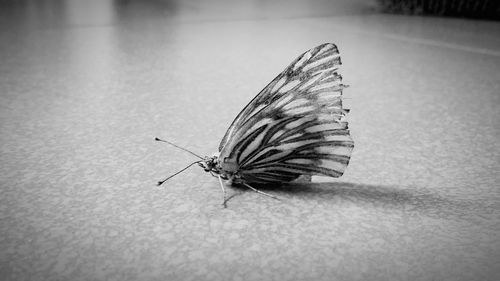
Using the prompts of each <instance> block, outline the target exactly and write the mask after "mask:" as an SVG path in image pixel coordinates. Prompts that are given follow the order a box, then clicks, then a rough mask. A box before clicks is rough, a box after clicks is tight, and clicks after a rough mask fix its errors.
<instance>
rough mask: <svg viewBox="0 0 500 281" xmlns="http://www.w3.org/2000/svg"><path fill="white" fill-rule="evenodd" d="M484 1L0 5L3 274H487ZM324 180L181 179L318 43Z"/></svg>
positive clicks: (497, 148) (491, 217) (493, 161)
mask: <svg viewBox="0 0 500 281" xmlns="http://www.w3.org/2000/svg"><path fill="white" fill-rule="evenodd" d="M499 7H500V6H499V1H493V0H483V1H469V0H457V1H454V0H447V1H445V0H442V1H441V0H434V1H426V0H420V1H411V0H407V1H389V0H379V1H375V0H337V1H334V0H311V1H306V0H290V1H285V0H277V1H266V0H252V1H243V0H235V1H229V0H211V1H199V0H186V1H180V0H178V1H168V0H144V1H139V0H135V1H134V0H114V1H112V0H109V1H106V0H101V1H99V0H87V1H83V0H82V1H80V0H53V1H49V0H47V1H35V0H33V1H29V0H19V1H6V0H0V280H455V281H456V280H467V281H470V280H498V276H500V254H499V253H500V236H499V235H498V233H500V191H499V188H498V182H500V174H499V171H500V160H499V159H500V76H499V73H500V22H498V19H499V11H500V10H499V9H500V8H499ZM325 42H332V43H335V44H336V45H337V46H338V48H339V50H340V53H341V56H342V62H343V67H342V69H341V73H342V75H343V78H344V79H343V82H344V83H345V84H349V85H350V87H349V88H347V89H346V90H345V91H344V97H345V99H344V103H345V104H346V106H347V107H348V108H350V109H351V112H350V114H349V116H348V121H349V122H350V128H351V134H352V136H353V139H354V141H355V149H354V152H353V155H352V158H351V162H350V164H349V166H348V168H347V170H346V173H345V174H344V175H343V176H342V177H341V178H339V179H331V178H319V177H318V178H314V183H312V184H310V185H302V186H290V187H283V188H276V189H271V190H268V192H270V193H272V194H274V195H276V196H278V197H280V198H281V200H280V201H276V200H272V199H270V198H267V197H263V196H260V195H258V194H255V193H253V192H247V191H246V190H242V189H237V188H228V192H229V195H230V196H232V198H231V200H230V201H229V202H228V208H227V209H223V208H222V207H221V200H222V194H221V192H220V187H219V185H218V182H217V180H215V179H214V178H212V177H211V176H210V175H208V174H206V173H204V172H203V171H202V170H200V169H199V168H198V167H194V168H192V169H190V170H187V171H185V172H184V173H182V174H180V175H178V176H177V177H175V178H173V179H171V180H170V181H169V182H167V183H166V184H165V185H164V186H162V187H161V188H158V187H156V186H155V183H156V182H157V181H158V180H160V179H162V178H164V177H165V176H167V175H170V174H172V173H174V172H175V171H178V170H180V169H181V168H183V167H184V166H186V165H187V164H188V163H190V162H192V161H193V160H194V159H193V156H192V155H190V154H187V153H185V152H183V151H180V150H178V149H175V148H173V147H170V146H167V145H164V144H161V143H156V142H154V141H153V139H154V137H162V138H165V139H168V140H170V141H173V142H175V143H178V144H179V145H181V146H184V147H187V148H189V149H191V150H193V151H195V152H196V153H198V154H203V155H211V154H212V153H213V152H215V151H217V147H218V145H219V142H220V140H221V138H222V136H223V135H224V133H225V131H226V129H227V128H228V126H229V124H230V123H231V121H232V120H233V118H234V117H235V116H236V115H237V114H238V112H239V111H240V110H241V109H242V108H243V107H244V106H245V105H246V104H247V103H248V102H249V101H250V100H251V99H252V98H253V97H254V96H255V95H256V94H257V93H258V92H259V91H260V90H261V89H262V88H263V87H264V86H265V85H266V84H267V83H268V82H270V81H271V80H272V79H273V78H274V77H275V76H276V75H277V74H278V73H280V72H281V71H282V70H283V69H284V68H285V67H286V66H287V65H288V64H289V63H290V62H291V61H292V60H294V59H295V58H296V57H297V56H298V55H300V54H301V53H303V52H304V51H306V50H308V49H310V48H313V47H315V46H317V45H319V44H321V43H325Z"/></svg>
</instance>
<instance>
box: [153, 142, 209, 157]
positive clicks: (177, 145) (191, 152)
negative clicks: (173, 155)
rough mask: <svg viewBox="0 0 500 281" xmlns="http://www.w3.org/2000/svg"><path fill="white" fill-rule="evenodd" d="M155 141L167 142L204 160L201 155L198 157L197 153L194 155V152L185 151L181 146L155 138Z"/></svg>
mask: <svg viewBox="0 0 500 281" xmlns="http://www.w3.org/2000/svg"><path fill="white" fill-rule="evenodd" d="M155 141H161V142H166V143H168V144H170V145H172V146H175V147H177V148H178V149H182V150H184V151H186V152H189V153H191V154H193V155H194V156H196V157H198V158H200V159H203V157H201V156H200V155H198V154H196V153H194V152H192V151H190V150H188V149H185V148H184V147H180V146H178V145H176V144H175V143H172V142H169V141H166V140H162V139H160V138H155Z"/></svg>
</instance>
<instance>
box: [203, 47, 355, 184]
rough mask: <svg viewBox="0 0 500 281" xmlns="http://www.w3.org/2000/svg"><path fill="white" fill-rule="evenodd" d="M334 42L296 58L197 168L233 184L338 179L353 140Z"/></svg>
mask: <svg viewBox="0 0 500 281" xmlns="http://www.w3.org/2000/svg"><path fill="white" fill-rule="evenodd" d="M340 65H341V61H340V55H339V52H338V49H337V47H336V46H335V45H334V44H331V43H326V44H322V45H319V46H317V47H315V48H313V49H311V50H309V51H307V52H305V53H303V54H302V55H301V56H299V57H298V58H297V59H296V60H294V61H293V62H292V63H291V64H290V65H289V66H288V67H287V68H286V69H285V70H284V71H283V72H282V73H281V74H279V75H278V76H277V77H276V78H275V79H274V80H273V81H271V83H269V84H268V85H267V86H266V87H265V88H264V89H263V90H262V91H261V92H260V93H259V94H258V95H257V96H256V97H255V98H254V99H253V100H252V101H250V103H249V104H248V105H247V106H246V107H245V108H244V109H243V110H242V111H241V112H240V113H239V114H238V116H237V117H236V119H235V120H234V121H233V123H232V124H231V126H230V127H229V129H228V130H227V132H226V134H225V136H224V138H223V139H222V141H221V143H220V145H219V153H218V155H216V156H212V157H205V158H204V159H203V160H202V161H200V163H199V165H200V166H201V167H202V168H203V169H204V170H205V171H207V172H210V173H212V174H213V175H214V176H220V178H222V179H225V180H230V181H231V182H233V183H236V184H238V183H244V184H248V183H259V184H268V183H283V182H290V181H293V180H295V179H297V178H299V177H300V176H301V175H307V176H311V175H323V176H331V177H340V176H341V175H342V174H343V173H344V170H345V168H346V167H347V164H348V163H349V160H350V157H351V152H352V149H353V147H354V142H353V140H352V138H351V136H350V133H349V130H348V124H347V122H346V121H345V120H344V116H345V115H346V114H347V112H348V110H347V109H344V108H343V107H342V90H343V89H344V88H346V87H347V86H346V85H343V84H342V76H341V75H340V74H339V73H338V69H339V66H340Z"/></svg>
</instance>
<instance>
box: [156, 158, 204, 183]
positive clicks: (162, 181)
mask: <svg viewBox="0 0 500 281" xmlns="http://www.w3.org/2000/svg"><path fill="white" fill-rule="evenodd" d="M200 162H202V161H195V162H193V163H191V164H189V165H187V166H186V167H185V168H184V169H182V170H180V171H178V172H177V173H175V174H173V175H171V176H168V177H166V178H165V179H164V180H161V181H159V182H158V183H157V185H158V186H160V185H162V184H163V183H164V182H166V181H167V180H169V179H171V178H173V177H175V176H177V175H178V174H180V173H182V172H184V171H185V170H186V169H187V168H189V167H191V166H193V165H194V164H196V163H200Z"/></svg>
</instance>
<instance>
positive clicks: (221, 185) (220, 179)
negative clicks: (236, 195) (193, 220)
mask: <svg viewBox="0 0 500 281" xmlns="http://www.w3.org/2000/svg"><path fill="white" fill-rule="evenodd" d="M217 177H218V178H219V182H220V187H221V188H222V195H223V196H224V198H223V201H222V206H224V208H227V205H226V202H227V200H228V199H226V189H225V188H224V183H222V178H221V177H220V176H219V175H217Z"/></svg>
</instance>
